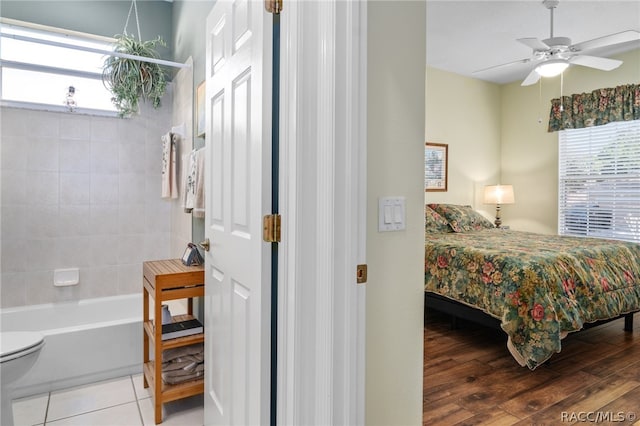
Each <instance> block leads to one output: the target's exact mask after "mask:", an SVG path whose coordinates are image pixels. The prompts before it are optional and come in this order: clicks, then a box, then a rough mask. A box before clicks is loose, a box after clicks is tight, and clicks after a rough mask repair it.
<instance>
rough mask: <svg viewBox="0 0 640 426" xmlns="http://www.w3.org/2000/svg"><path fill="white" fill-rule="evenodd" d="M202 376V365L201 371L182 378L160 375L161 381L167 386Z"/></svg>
mask: <svg viewBox="0 0 640 426" xmlns="http://www.w3.org/2000/svg"><path fill="white" fill-rule="evenodd" d="M202 376H204V365H203V366H202V369H201V370H196V371H194V372H193V373H188V374H186V375H183V376H175V375H167V374H166V373H162V380H163V381H164V382H165V383H167V384H170V385H175V384H178V383H182V382H187V381H189V380H194V379H197V378H199V377H202Z"/></svg>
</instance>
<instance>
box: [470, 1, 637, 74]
mask: <svg viewBox="0 0 640 426" xmlns="http://www.w3.org/2000/svg"><path fill="white" fill-rule="evenodd" d="M558 3H559V1H558V0H544V1H543V2H542V5H543V6H544V7H546V8H547V9H549V12H550V15H551V25H550V26H551V34H550V36H549V38H547V39H544V40H539V39H537V38H519V39H517V41H519V42H520V43H522V44H525V45H527V46H529V47H530V48H532V49H533V53H532V55H531V57H529V58H526V59H521V60H519V61H514V62H509V63H506V64H502V65H497V66H493V67H489V68H485V69H482V70H478V71H475V73H480V72H483V71H488V70H495V69H498V68H502V67H507V66H510V65H515V64H527V63H531V64H534V65H535V66H534V67H533V69H532V70H531V72H530V73H529V74H528V75H527V77H526V78H525V79H524V81H523V82H522V84H521V85H522V86H529V85H531V84H534V83H536V82H537V81H538V80H539V79H540V77H555V76H557V75H560V74H562V72H563V71H564V70H565V69H567V67H568V66H569V65H572V64H575V65H582V66H584V67H590V68H596V69H599V70H603V71H611V70H613V69H615V68H618V67H619V66H620V65H621V64H622V61H619V60H617V59H609V58H602V57H599V56H590V55H585V54H583V52H586V51H589V50H593V49H598V48H606V47H610V46H614V45H617V44H620V43H626V42H630V41H635V40H640V32H638V31H635V30H628V31H622V32H619V33H615V34H609V35H606V36H604V37H599V38H595V39H593V40H588V41H584V42H582V43H577V44H571V39H570V38H568V37H554V35H553V10H554V9H555V8H556V7H557V6H558Z"/></svg>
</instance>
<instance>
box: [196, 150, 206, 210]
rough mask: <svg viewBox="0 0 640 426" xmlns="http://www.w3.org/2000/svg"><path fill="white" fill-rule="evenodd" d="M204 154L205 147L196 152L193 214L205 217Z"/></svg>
mask: <svg viewBox="0 0 640 426" xmlns="http://www.w3.org/2000/svg"><path fill="white" fill-rule="evenodd" d="M204 156H205V149H204V148H201V149H199V150H198V151H197V152H196V169H197V177H196V188H195V199H194V203H193V216H194V217H204V181H205V179H204Z"/></svg>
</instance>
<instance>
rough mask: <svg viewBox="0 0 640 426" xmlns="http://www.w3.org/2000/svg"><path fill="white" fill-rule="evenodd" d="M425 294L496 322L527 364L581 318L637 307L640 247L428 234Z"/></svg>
mask: <svg viewBox="0 0 640 426" xmlns="http://www.w3.org/2000/svg"><path fill="white" fill-rule="evenodd" d="M424 260H425V291H432V292H435V293H438V294H441V295H443V296H446V297H448V298H451V299H454V300H457V301H459V302H462V303H465V304H467V305H471V306H474V307H476V308H478V309H480V310H482V311H484V312H486V313H488V314H490V315H492V316H494V317H496V318H498V319H499V320H501V327H502V329H503V330H504V331H505V332H506V333H507V335H508V337H509V349H510V350H511V352H512V354H513V355H514V358H516V360H518V362H520V364H521V365H526V366H528V367H529V368H530V369H532V370H533V369H534V368H536V367H537V366H538V365H540V364H542V363H543V362H545V361H546V360H547V359H549V357H551V355H553V354H554V353H556V352H559V351H560V349H561V344H560V342H561V339H562V337H564V336H565V335H566V334H567V333H568V332H572V331H577V330H580V329H581V328H582V327H583V325H584V324H585V323H589V322H594V321H597V320H601V319H608V318H614V317H617V316H619V315H621V314H625V313H628V312H632V311H637V310H640V245H639V244H634V243H626V242H621V241H609V240H600V239H591V238H572V237H559V236H553V235H541V234H533V233H527V232H517V231H504V230H500V229H484V230H480V231H474V232H466V233H442V234H439V233H438V234H428V236H427V240H426V243H425V258H424Z"/></svg>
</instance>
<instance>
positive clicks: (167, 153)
mask: <svg viewBox="0 0 640 426" xmlns="http://www.w3.org/2000/svg"><path fill="white" fill-rule="evenodd" d="M179 138H180V136H179V135H177V134H174V133H171V132H169V133H167V134H166V135H163V136H162V138H161V140H162V198H178V180H177V176H176V155H177V146H178V141H179Z"/></svg>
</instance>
